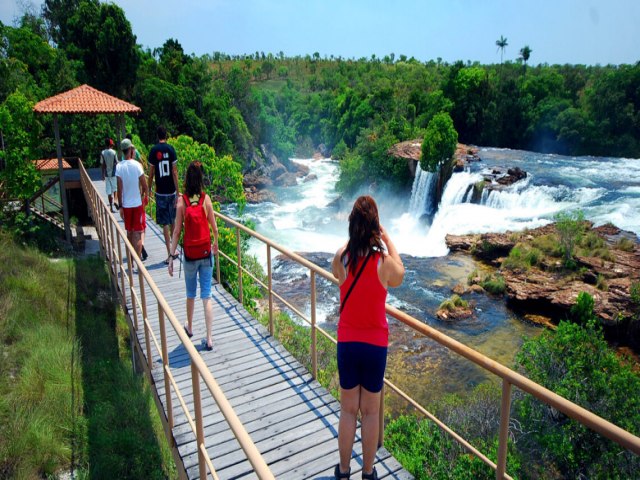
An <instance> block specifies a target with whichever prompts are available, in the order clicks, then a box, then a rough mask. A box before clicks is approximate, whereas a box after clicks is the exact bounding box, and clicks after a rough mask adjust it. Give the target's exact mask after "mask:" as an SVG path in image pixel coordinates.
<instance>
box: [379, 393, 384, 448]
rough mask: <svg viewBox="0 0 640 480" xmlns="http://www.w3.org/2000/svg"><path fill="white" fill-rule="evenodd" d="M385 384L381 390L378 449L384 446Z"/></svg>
mask: <svg viewBox="0 0 640 480" xmlns="http://www.w3.org/2000/svg"><path fill="white" fill-rule="evenodd" d="M384 390H385V388H384V383H383V384H382V390H380V411H379V412H378V448H381V447H382V445H384Z"/></svg>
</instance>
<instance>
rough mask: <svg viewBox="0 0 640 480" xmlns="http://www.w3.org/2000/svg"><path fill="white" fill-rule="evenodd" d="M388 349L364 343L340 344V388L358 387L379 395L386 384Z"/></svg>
mask: <svg viewBox="0 0 640 480" xmlns="http://www.w3.org/2000/svg"><path fill="white" fill-rule="evenodd" d="M386 367H387V347H380V346H378V345H371V344H370V343H364V342H338V375H339V376H340V386H341V387H342V388H344V389H345V390H350V389H352V388H354V387H357V386H358V385H361V386H362V388H364V389H365V390H367V391H369V392H371V393H378V392H379V391H380V390H382V385H383V383H384V370H385V368H386Z"/></svg>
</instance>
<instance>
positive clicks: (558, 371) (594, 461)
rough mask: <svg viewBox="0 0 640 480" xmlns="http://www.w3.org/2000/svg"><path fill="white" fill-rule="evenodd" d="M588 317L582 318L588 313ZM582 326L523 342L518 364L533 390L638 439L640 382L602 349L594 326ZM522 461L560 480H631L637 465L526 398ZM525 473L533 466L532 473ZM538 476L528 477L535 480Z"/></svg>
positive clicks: (564, 326) (521, 415)
mask: <svg viewBox="0 0 640 480" xmlns="http://www.w3.org/2000/svg"><path fill="white" fill-rule="evenodd" d="M587 313H588V312H587ZM587 316H591V317H592V318H591V320H589V321H587V324H586V325H585V326H580V325H578V324H575V323H571V322H564V321H562V322H560V324H559V325H558V329H557V331H555V332H552V331H548V330H547V331H545V332H543V333H542V334H541V335H539V336H538V337H536V338H533V339H529V340H526V341H525V343H524V344H523V346H522V349H521V351H520V353H519V354H518V356H517V359H516V362H517V365H518V368H519V369H520V371H521V372H522V373H524V374H525V375H526V376H527V377H529V378H530V379H531V380H533V381H534V382H537V383H540V384H541V385H543V386H545V387H546V388H548V389H550V390H552V391H554V392H556V393H557V394H559V395H562V396H563V397H565V398H568V399H570V400H571V401H573V402H575V403H577V404H578V405H580V406H582V407H584V408H586V409H588V410H591V411H593V412H594V413H596V414H597V415H600V416H601V417H603V418H605V419H607V420H609V421H610V422H613V423H614V424H616V425H618V426H619V427H621V428H623V429H625V430H628V431H629V432H631V433H632V434H634V435H638V434H640V377H639V376H638V375H637V374H636V373H634V371H633V368H632V366H631V363H630V362H626V361H621V360H620V358H618V356H617V355H616V354H615V352H613V351H612V350H611V349H610V348H609V347H608V345H607V342H606V341H605V339H604V335H603V333H602V331H601V330H600V329H599V328H598V327H597V323H596V320H595V319H594V318H593V314H592V313H591V315H587ZM516 408H517V410H518V419H519V421H520V422H522V429H521V431H522V432H523V433H522V434H520V435H519V438H517V439H516V441H517V444H518V447H519V449H521V450H522V451H523V452H524V454H525V458H539V459H541V461H542V462H543V463H544V464H545V467H544V468H545V469H549V468H552V469H556V470H558V471H559V474H560V476H562V477H563V478H594V479H608V478H632V477H634V476H635V475H636V474H637V472H638V471H640V457H638V456H637V455H634V454H632V453H631V452H630V451H628V450H626V449H623V448H622V447H620V446H618V445H617V444H615V443H613V442H611V441H609V440H607V439H606V438H604V437H603V436H602V435H600V434H598V433H596V432H594V431H593V430H590V429H589V428H587V427H585V426H583V425H582V424H580V423H578V422H576V421H574V420H571V419H569V418H567V417H566V416H565V415H563V414H561V413H559V412H558V411H557V410H555V409H553V408H551V407H550V406H548V405H545V404H543V403H541V402H539V401H537V400H536V399H534V398H533V397H531V396H529V395H527V396H525V397H524V398H523V399H522V400H521V401H520V402H518V404H517V406H516ZM530 467H531V466H530ZM540 473H541V472H539V471H538V472H529V475H527V476H528V477H530V478H540V477H539V475H540Z"/></svg>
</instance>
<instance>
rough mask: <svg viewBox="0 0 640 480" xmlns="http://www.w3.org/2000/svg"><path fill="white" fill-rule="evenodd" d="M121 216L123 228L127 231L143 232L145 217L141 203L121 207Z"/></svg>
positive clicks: (145, 223)
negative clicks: (131, 206)
mask: <svg viewBox="0 0 640 480" xmlns="http://www.w3.org/2000/svg"><path fill="white" fill-rule="evenodd" d="M122 216H123V217H124V229H125V230H126V231H127V232H144V229H145V228H147V218H146V215H145V213H144V207H143V206H142V205H140V206H139V207H133V208H123V209H122Z"/></svg>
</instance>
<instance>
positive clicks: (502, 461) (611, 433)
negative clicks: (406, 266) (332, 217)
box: [214, 212, 640, 479]
mask: <svg viewBox="0 0 640 480" xmlns="http://www.w3.org/2000/svg"><path fill="white" fill-rule="evenodd" d="M214 213H215V215H216V217H217V218H219V219H220V220H222V221H223V222H225V223H226V224H228V225H231V226H233V227H234V228H235V229H236V238H237V239H238V240H237V242H240V240H239V239H240V232H241V231H242V232H244V233H246V234H248V235H250V236H251V237H253V238H255V239H256V240H259V241H260V242H262V243H264V244H265V245H266V247H267V270H268V279H267V281H268V286H266V285H265V284H264V282H262V281H257V282H256V283H257V284H258V285H260V286H261V287H262V288H266V289H267V291H268V295H269V330H270V332H272V334H273V307H272V301H273V297H274V296H275V297H276V298H277V299H278V300H280V301H281V302H283V303H284V304H285V305H287V307H288V308H290V309H291V310H292V311H293V312H294V313H296V314H297V315H298V316H299V317H300V318H302V320H303V321H305V323H307V324H309V325H310V326H311V329H310V330H311V337H312V341H311V355H312V370H313V372H312V373H313V376H314V378H315V376H316V371H315V368H316V365H317V359H316V358H315V356H316V345H315V341H316V338H315V332H316V331H319V332H321V333H322V334H323V335H324V336H326V337H327V338H330V339H332V340H333V342H334V343H335V340H334V339H333V337H332V336H331V335H329V334H328V333H327V332H326V331H324V330H323V329H322V328H320V327H318V326H317V325H316V323H315V309H316V305H315V276H316V275H319V276H321V277H323V278H324V279H326V280H328V281H329V282H331V283H333V284H334V285H337V284H338V280H337V279H336V278H335V277H334V276H333V274H331V273H329V272H328V271H326V270H325V269H323V268H321V267H319V266H317V265H316V264H314V263H312V262H310V261H309V260H307V259H305V258H304V257H302V256H301V255H298V254H297V253H295V252H292V251H290V250H288V249H287V248H285V247H283V246H281V245H279V244H277V243H275V242H274V241H272V240H270V239H269V238H267V237H265V236H263V235H261V234H259V233H257V232H255V231H253V230H251V229H250V228H248V227H246V226H245V225H243V224H242V223H240V222H238V221H237V220H234V219H232V218H230V217H228V216H226V215H223V214H222V213H219V212H214ZM271 249H275V250H277V251H279V252H280V253H281V254H282V255H284V256H286V257H288V258H289V259H291V260H293V261H294V262H296V263H298V264H300V265H302V266H304V267H306V268H308V269H309V272H310V276H311V292H310V295H311V317H312V318H311V320H309V319H308V318H307V317H306V316H305V315H304V314H303V313H302V312H300V311H299V310H298V309H297V308H295V307H294V306H293V305H291V304H290V303H289V302H287V301H286V300H284V299H283V298H282V297H281V296H280V295H278V294H277V293H276V292H274V291H273V290H272V279H271V273H272V272H271ZM222 257H223V258H225V259H226V260H228V261H230V262H233V260H232V259H231V258H230V257H229V256H227V255H224V254H222ZM236 266H237V267H238V271H239V276H241V274H242V273H243V272H244V273H247V274H248V275H249V277H251V278H254V279H255V276H254V275H252V274H251V273H250V272H248V270H246V269H245V268H243V267H242V266H241V259H240V249H239V246H238V260H237V262H236ZM217 275H218V278H219V276H220V271H219V267H218V272H217ZM256 280H257V279H256ZM386 313H387V314H388V315H390V316H392V317H393V318H395V319H396V320H398V321H400V322H402V323H404V324H405V325H407V326H408V327H410V328H412V329H413V330H415V331H416V332H419V333H421V334H423V335H425V336H426V337H429V338H431V339H432V340H434V341H436V342H437V343H439V344H440V345H442V346H444V347H445V348H448V349H449V350H452V351H453V352H455V353H457V354H458V355H461V356H462V357H464V358H466V359H468V360H470V361H471V362H473V363H475V364H476V365H478V366H479V367H481V368H483V369H484V370H487V371H489V372H491V373H492V374H494V375H496V376H498V377H499V378H501V379H502V401H501V418H500V429H499V445H498V463H497V464H496V463H493V462H492V461H491V460H489V459H488V458H487V457H486V456H485V455H484V454H482V453H480V452H479V451H478V450H477V449H475V447H473V446H472V445H470V444H469V443H468V442H467V441H466V440H464V439H462V437H460V436H459V435H458V434H456V433H455V432H453V431H452V430H451V429H449V428H448V427H446V425H444V424H443V423H442V422H441V421H440V420H438V419H437V418H436V417H435V416H434V415H433V414H431V413H429V412H428V411H427V410H426V409H424V407H421V406H420V407H419V408H418V410H419V411H420V412H421V413H423V414H426V415H427V416H428V417H429V418H430V419H432V420H433V421H435V423H436V424H437V425H438V426H439V427H440V428H441V429H442V430H443V431H445V432H447V433H448V434H450V435H452V436H453V438H454V439H456V441H458V442H459V443H461V444H462V446H463V447H464V448H466V449H467V450H468V451H469V452H471V453H472V454H474V455H475V456H477V457H478V458H479V459H480V460H481V461H483V462H484V463H485V464H487V465H488V466H490V467H491V468H492V469H494V470H495V471H496V478H499V479H502V478H507V479H510V478H511V477H510V476H509V475H507V474H506V471H505V467H506V456H507V452H508V450H507V441H508V425H509V419H510V407H511V386H512V385H515V386H516V387H518V388H520V389H521V390H523V391H525V392H527V393H529V394H530V395H532V396H534V397H535V398H537V399H538V400H540V401H542V402H543V403H545V404H547V405H550V406H552V407H554V408H555V409H557V410H558V411H560V412H562V413H564V414H566V415H567V416H569V417H571V418H573V419H575V420H576V421H578V422H579V423H581V424H583V425H585V426H587V427H588V428H590V429H592V430H594V431H596V432H598V433H599V434H601V435H603V436H604V437H606V438H608V439H610V440H613V441H614V442H616V443H618V444H619V445H621V446H622V447H624V448H626V449H628V450H629V451H631V452H633V453H634V454H636V455H640V437H637V436H635V435H633V434H632V433H630V432H628V431H626V430H624V429H622V428H620V427H618V426H617V425H615V424H613V423H611V422H609V421H607V420H605V419H604V418H602V417H600V416H598V415H596V414H595V413H593V412H591V411H589V410H587V409H585V408H583V407H581V406H579V405H577V404H575V403H573V402H571V401H569V400H567V399H566V398H564V397H562V396H560V395H558V394H556V393H554V392H552V391H551V390H549V389H547V388H545V387H543V386H542V385H540V384H537V383H535V382H533V381H532V380H530V379H528V378H527V377H525V376H524V375H521V374H519V373H517V372H515V371H513V370H511V369H510V368H508V367H505V366H504V365H502V364H500V363H498V362H496V361H495V360H492V359H490V358H489V357H486V356H485V355H483V354H481V353H480V352H478V351H476V350H474V349H472V348H469V347H467V346H466V345H464V344H462V343H460V342H458V341H456V340H454V339H453V338H451V337H449V336H447V335H445V334H443V333H441V332H439V331H438V330H436V329H434V328H433V327H430V326H428V325H426V324H425V323H424V322H421V321H420V320H418V319H416V318H414V317H412V316H411V315H408V314H407V313H405V312H402V311H401V310H398V309H397V308H395V307H393V306H391V305H389V304H387V305H386ZM384 383H385V385H387V386H389V387H390V389H391V390H392V391H393V392H395V393H397V394H399V395H400V396H401V397H403V398H404V399H406V400H409V401H410V403H411V404H412V405H414V406H416V407H417V406H419V404H418V403H417V402H416V401H415V400H413V399H411V397H409V396H408V395H406V394H405V393H404V392H402V391H401V390H400V389H399V388H397V387H396V386H395V385H393V384H392V383H391V382H389V381H388V380H387V379H385V381H384ZM382 415H383V412H382V411H381V416H382Z"/></svg>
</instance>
